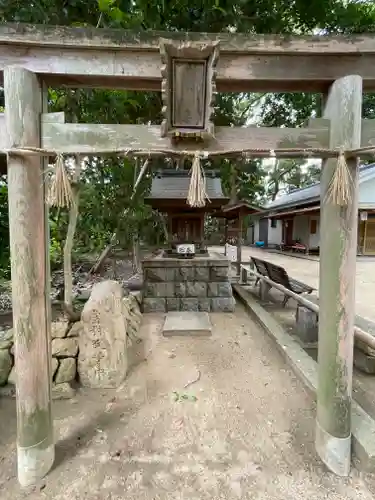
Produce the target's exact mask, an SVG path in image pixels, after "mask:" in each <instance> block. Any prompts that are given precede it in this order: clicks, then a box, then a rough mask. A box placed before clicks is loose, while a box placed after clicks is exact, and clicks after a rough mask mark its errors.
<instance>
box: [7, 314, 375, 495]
mask: <svg viewBox="0 0 375 500" xmlns="http://www.w3.org/2000/svg"><path fill="white" fill-rule="evenodd" d="M211 318H212V321H213V325H214V328H213V335H212V337H209V338H168V339H167V338H163V337H162V335H161V333H160V331H161V326H162V322H163V316H162V315H146V316H144V321H143V326H142V328H141V336H142V337H143V339H144V342H143V349H144V351H143V352H142V353H139V354H138V360H140V359H143V358H144V357H146V358H147V360H146V362H140V363H138V364H137V365H135V366H134V368H133V369H132V371H131V372H130V374H129V376H128V377H127V379H126V381H125V383H124V384H123V386H122V387H120V388H119V389H118V390H117V391H82V392H81V393H80V394H79V395H78V397H77V399H76V400H75V401H73V402H67V401H64V402H58V404H55V406H54V414H55V419H56V436H57V438H58V445H57V459H56V466H55V468H54V470H53V471H52V472H51V473H50V474H49V476H48V477H47V479H46V480H45V482H43V483H42V484H41V485H40V487H38V488H37V489H35V490H34V491H28V492H22V491H20V489H19V487H18V486H17V482H16V478H15V450H14V439H15V438H14V435H15V408H14V407H15V404H14V401H12V400H1V401H0V404H1V416H2V418H1V419H0V440H1V441H0V457H2V458H1V459H0V462H1V466H0V498H1V499H2V500H19V499H23V498H28V499H30V500H36V499H38V500H39V499H44V498H46V499H48V500H76V499H80V500H86V499H87V500H88V499H90V500H99V499H100V500H106V499H108V500H110V499H111V500H120V499H124V498H126V499H127V500H151V499H152V500H169V499H170V500H172V499H173V500H204V499H210V500H211V499H213V498H214V499H215V500H221V499H223V500H224V499H225V500H237V499H249V500H250V499H251V500H257V499H262V500H285V499H291V500H304V499H306V500H322V499H329V500H344V499H345V500H351V499H353V500H354V499H356V500H370V499H371V500H372V499H373V498H374V493H375V489H373V487H372V485H371V483H370V482H369V481H370V478H369V477H367V476H366V477H365V476H362V475H360V474H359V473H358V472H357V471H356V470H355V469H353V470H352V473H351V476H350V477H349V478H347V479H342V478H337V477H335V476H333V475H332V474H330V473H328V472H327V471H326V470H325V468H324V467H323V466H322V464H321V462H320V461H319V459H318V457H317V456H316V454H315V450H314V437H313V433H314V432H313V431H314V425H315V419H314V412H315V409H314V405H313V402H312V400H311V399H310V397H309V396H308V394H307V393H306V392H305V390H304V389H303V387H302V385H301V384H300V382H299V381H298V380H297V379H296V377H295V376H294V375H293V374H292V373H291V371H290V370H289V368H288V367H287V366H286V364H285V363H284V361H283V360H282V358H281V356H280V355H279V354H278V352H277V351H276V349H275V346H274V345H273V343H272V341H271V340H270V339H269V338H268V337H267V336H266V335H265V333H264V332H263V331H262V330H260V328H259V327H258V326H257V325H255V324H254V323H253V322H252V321H251V320H250V318H249V317H248V316H247V314H246V312H245V311H244V310H243V308H242V307H241V306H238V307H237V310H236V313H234V314H213V315H211ZM199 375H200V376H199ZM189 384H190V385H189ZM186 386H187V387H186Z"/></svg>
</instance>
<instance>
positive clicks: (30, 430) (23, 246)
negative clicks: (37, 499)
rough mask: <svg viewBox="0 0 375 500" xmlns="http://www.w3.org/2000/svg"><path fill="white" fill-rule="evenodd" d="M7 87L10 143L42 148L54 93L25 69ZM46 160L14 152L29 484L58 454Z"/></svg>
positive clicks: (20, 366) (22, 421)
mask: <svg viewBox="0 0 375 500" xmlns="http://www.w3.org/2000/svg"><path fill="white" fill-rule="evenodd" d="M4 92H5V120H6V128H7V134H8V139H9V147H11V148H17V147H41V139H40V138H41V133H40V127H41V113H42V111H44V110H45V111H46V103H47V99H46V98H47V96H46V95H44V96H43V86H42V85H41V83H40V82H39V80H38V77H37V76H36V75H35V74H34V73H31V72H30V71H28V70H26V69H24V68H22V67H17V66H12V67H7V68H5V70H4ZM43 108H44V109H43ZM44 161H45V160H43V159H42V158H41V157H40V156H39V155H15V154H11V155H9V157H8V198H9V230H10V251H11V271H12V295H13V326H14V338H15V368H16V397H17V462H18V479H19V482H20V484H21V485H22V486H29V485H32V484H35V483H36V482H37V481H38V480H39V479H40V478H42V477H43V476H44V475H46V474H47V472H48V471H49V470H50V469H51V467H52V464H53V461H54V453H55V450H54V440H53V420H52V412H51V382H52V377H51V342H50V295H49V245H48V239H49V234H48V223H47V217H46V210H45V203H44V199H45V198H44V175H45V172H44V168H43V167H44Z"/></svg>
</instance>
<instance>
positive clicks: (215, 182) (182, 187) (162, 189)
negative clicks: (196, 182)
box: [146, 174, 228, 204]
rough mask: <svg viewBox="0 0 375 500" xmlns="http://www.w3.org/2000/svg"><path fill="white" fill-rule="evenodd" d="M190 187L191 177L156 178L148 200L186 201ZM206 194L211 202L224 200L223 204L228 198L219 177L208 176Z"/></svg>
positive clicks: (172, 175) (171, 175)
mask: <svg viewBox="0 0 375 500" xmlns="http://www.w3.org/2000/svg"><path fill="white" fill-rule="evenodd" d="M189 185H190V176H189V175H183V174H182V175H178V174H167V175H161V176H157V177H154V179H153V180H152V185H151V192H150V194H149V195H148V196H147V197H146V199H147V200H166V199H167V200H185V199H186V198H187V195H188V191H189ZM206 192H207V196H208V198H209V199H210V200H222V202H223V204H224V203H226V202H227V201H228V197H227V196H225V195H224V194H223V190H222V187H221V179H220V178H219V177H212V176H209V175H207V176H206Z"/></svg>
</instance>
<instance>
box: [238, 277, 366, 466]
mask: <svg viewBox="0 0 375 500" xmlns="http://www.w3.org/2000/svg"><path fill="white" fill-rule="evenodd" d="M233 290H234V291H235V293H236V294H237V295H238V296H239V298H240V299H241V301H242V302H243V303H244V305H245V307H246V308H247V309H248V311H249V312H250V314H252V315H253V316H254V317H255V318H256V320H257V322H258V323H259V324H261V325H262V326H263V327H264V329H265V330H266V332H267V333H268V334H269V335H270V337H271V338H273V339H274V341H275V342H276V347H277V348H278V350H279V351H280V352H281V353H282V355H283V356H284V358H285V359H286V360H287V362H288V364H289V365H290V367H291V368H292V370H293V371H294V372H295V373H296V375H297V376H298V377H299V378H300V379H301V380H302V382H303V383H304V384H305V386H306V388H307V389H308V390H309V391H310V393H311V395H312V396H314V397H315V396H316V390H317V387H318V366H317V363H316V361H314V359H312V358H311V357H310V356H309V355H308V354H307V353H306V352H305V351H304V350H303V348H302V347H301V346H300V345H299V343H298V342H296V341H295V340H294V339H293V338H292V336H291V335H288V334H287V333H286V332H285V331H284V329H283V328H282V326H281V325H280V324H279V323H278V322H277V321H276V319H275V318H273V316H272V315H271V314H270V313H269V312H267V311H266V310H265V309H264V308H263V307H262V306H261V305H260V304H259V303H257V301H256V300H255V299H254V298H253V297H252V296H251V294H250V293H249V292H247V291H246V290H245V289H244V288H243V287H241V286H240V285H233ZM374 436H375V420H374V419H373V418H372V417H371V416H370V415H369V414H368V413H366V411H365V410H364V409H363V408H362V407H361V406H360V405H359V404H358V403H357V402H356V401H354V400H353V401H352V440H353V454H354V457H355V459H356V465H357V466H358V468H359V469H360V470H363V471H365V472H371V473H374V472H375V440H374Z"/></svg>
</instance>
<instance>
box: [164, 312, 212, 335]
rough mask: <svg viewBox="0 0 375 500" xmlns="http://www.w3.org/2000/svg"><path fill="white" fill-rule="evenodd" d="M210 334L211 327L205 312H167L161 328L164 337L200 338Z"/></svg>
mask: <svg viewBox="0 0 375 500" xmlns="http://www.w3.org/2000/svg"><path fill="white" fill-rule="evenodd" d="M211 333H212V325H211V321H210V317H209V315H208V313H206V312H195V311H189V312H185V311H180V312H169V313H167V315H166V318H165V322H164V326H163V335H164V337H172V336H175V335H179V336H194V337H202V336H209V335H211Z"/></svg>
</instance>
